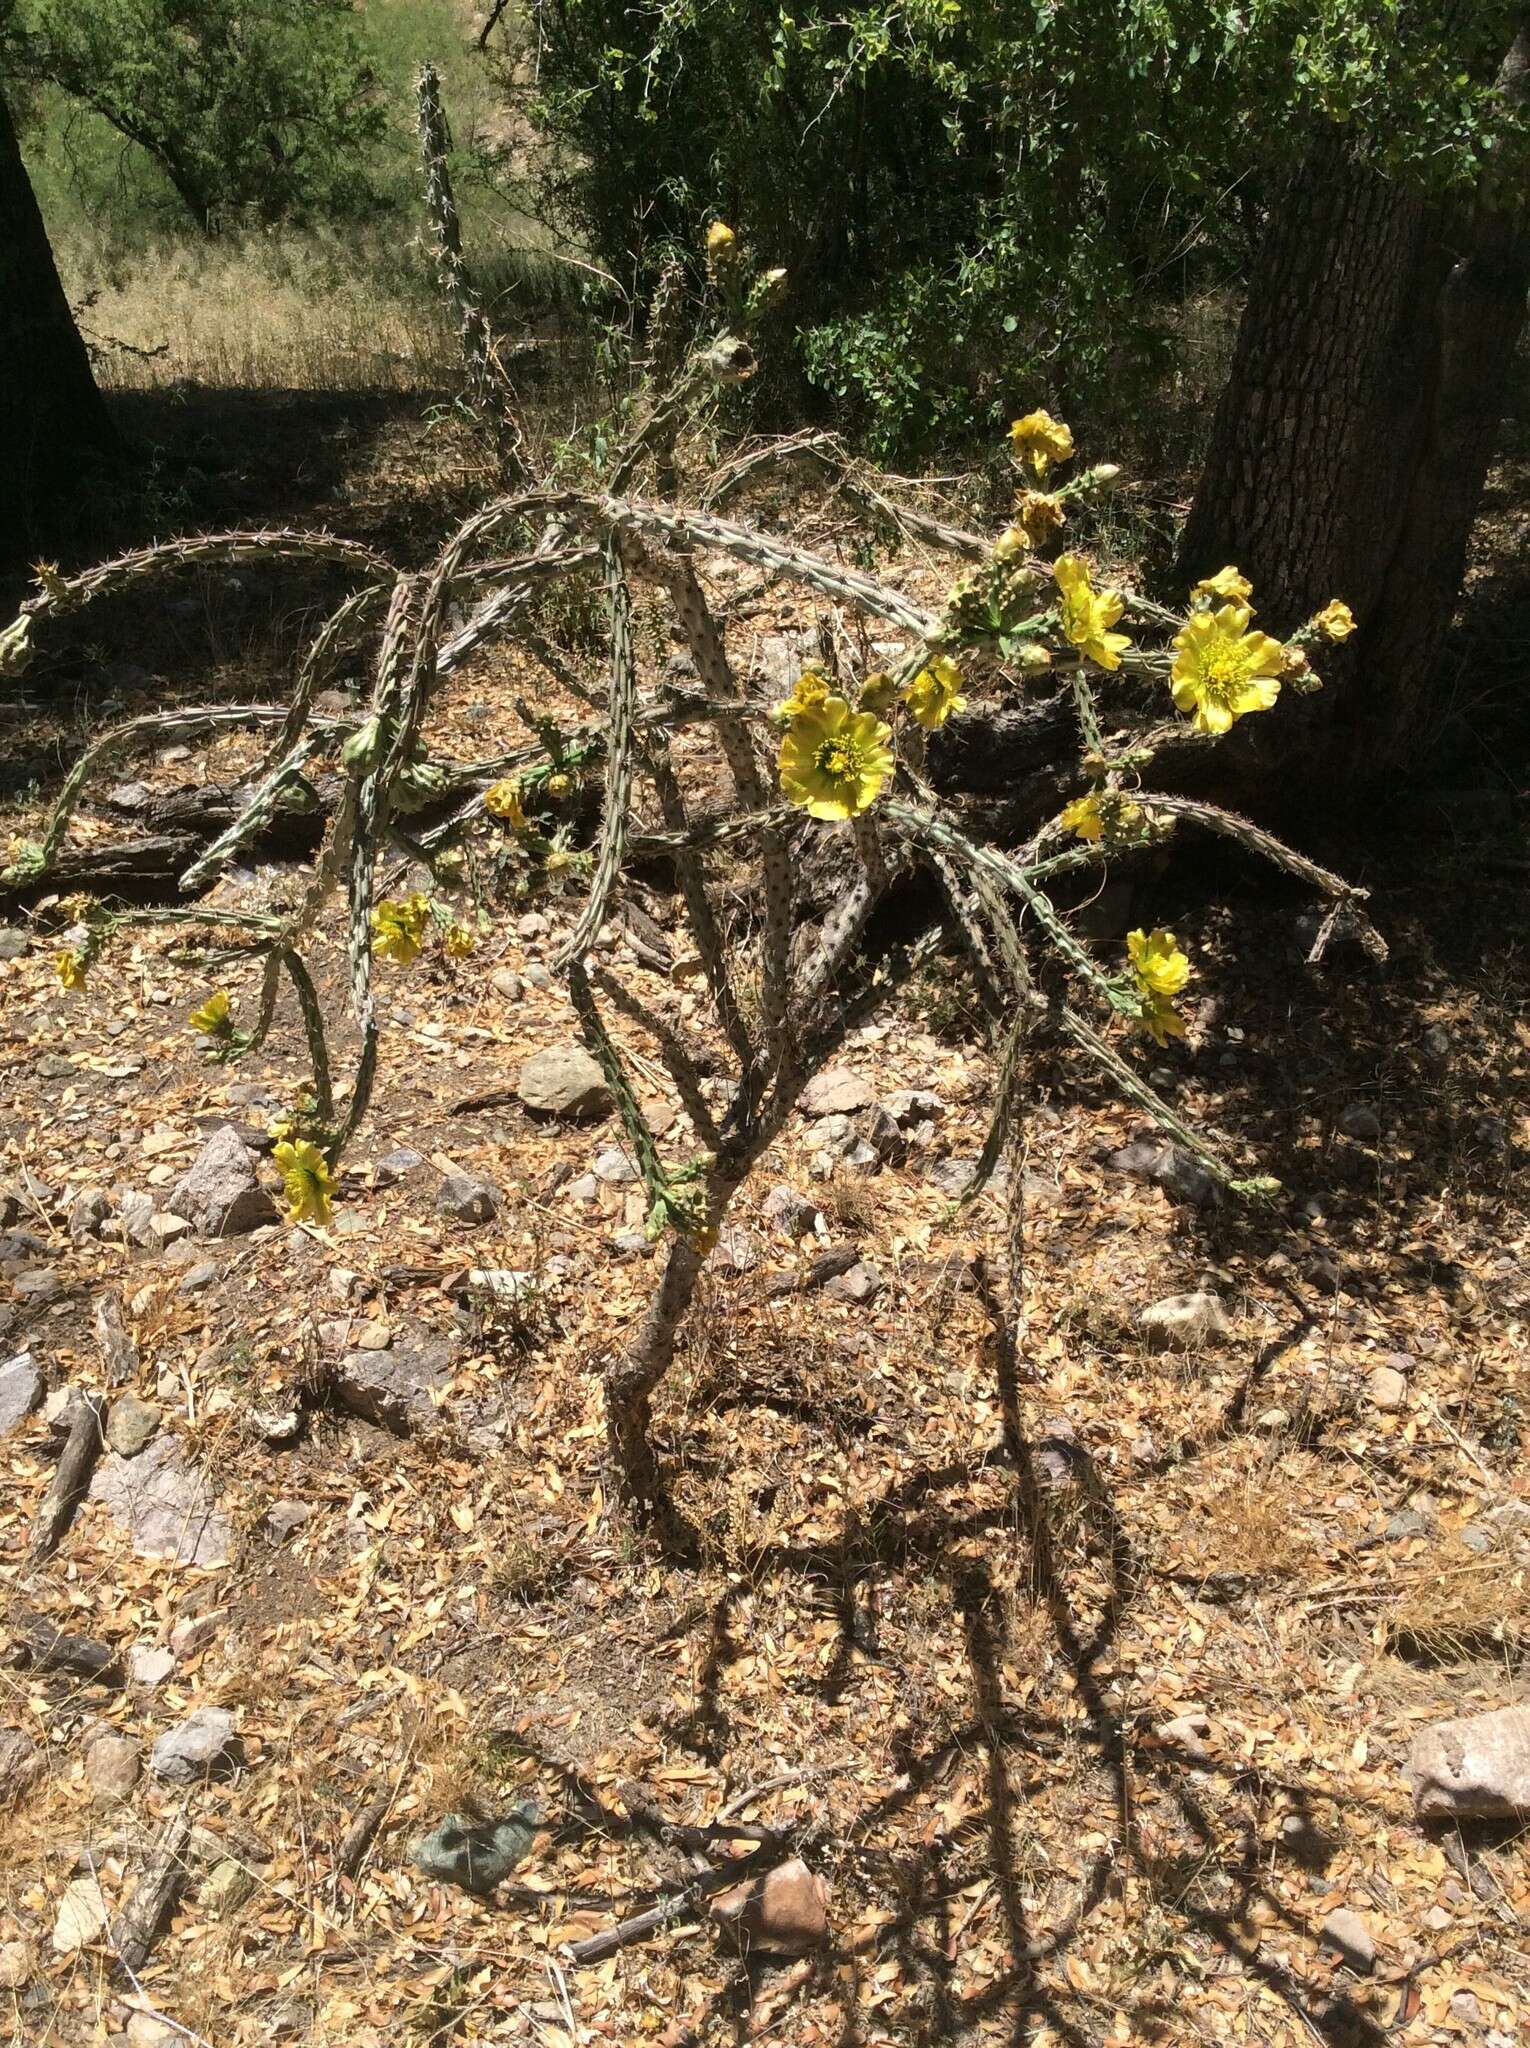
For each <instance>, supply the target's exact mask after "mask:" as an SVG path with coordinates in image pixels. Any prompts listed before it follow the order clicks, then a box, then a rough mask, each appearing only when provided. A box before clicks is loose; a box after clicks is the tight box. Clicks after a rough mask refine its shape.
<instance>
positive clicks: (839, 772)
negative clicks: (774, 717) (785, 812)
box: [781, 697, 894, 818]
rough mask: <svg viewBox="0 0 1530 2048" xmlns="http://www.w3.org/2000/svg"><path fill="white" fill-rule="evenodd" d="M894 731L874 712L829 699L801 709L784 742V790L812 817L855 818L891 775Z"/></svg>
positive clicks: (782, 759)
mask: <svg viewBox="0 0 1530 2048" xmlns="http://www.w3.org/2000/svg"><path fill="white" fill-rule="evenodd" d="M891 741H892V733H891V731H890V730H889V728H888V727H887V726H885V725H884V724H883V723H882V721H881V719H880V718H878V717H877V716H876V715H875V713H874V712H870V711H852V710H851V709H850V706H849V705H848V704H847V703H846V702H845V700H844V698H843V697H826V698H825V699H824V701H823V702H822V703H821V704H815V705H812V706H810V707H809V708H808V709H807V710H805V711H802V712H799V713H798V715H797V717H795V718H794V719H793V720H792V723H791V726H790V728H789V729H788V731H787V734H786V737H785V738H784V739H783V740H782V742H781V788H782V791H783V793H784V794H785V796H786V798H787V800H788V801H789V802H791V803H794V804H799V805H800V806H801V807H802V809H803V810H805V811H806V812H807V814H808V816H809V817H810V818H853V817H855V816H856V815H857V813H859V812H861V811H864V810H865V808H866V806H867V805H868V804H870V803H872V802H873V801H874V800H875V798H876V796H877V793H878V792H879V790H880V789H881V787H882V784H883V783H884V782H885V781H886V780H887V778H888V776H889V775H891V774H892V772H893V767H894V762H893V756H892V747H891Z"/></svg>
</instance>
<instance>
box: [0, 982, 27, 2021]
mask: <svg viewBox="0 0 1530 2048" xmlns="http://www.w3.org/2000/svg"><path fill="white" fill-rule="evenodd" d="M9 957H11V958H14V957H15V956H14V955H11V956H9ZM31 1974H32V1951H31V1950H30V1949H29V1948H28V1947H27V1945H26V1943H25V1942H24V1941H0V1991H19V1990H20V1989H21V1987H22V1985H23V1984H25V1983H26V1981H27V1979H28V1978H29V1977H30V1976H31Z"/></svg>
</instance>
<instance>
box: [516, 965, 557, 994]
mask: <svg viewBox="0 0 1530 2048" xmlns="http://www.w3.org/2000/svg"><path fill="white" fill-rule="evenodd" d="M521 980H522V981H524V982H525V984H526V986H527V988H539V989H542V990H543V991H544V992H548V993H550V992H551V990H552V989H553V987H554V986H555V984H554V982H553V978H552V975H551V973H550V972H549V971H548V969H547V968H545V967H544V966H543V965H542V963H541V961H540V960H530V961H528V962H527V963H526V965H525V966H524V967H523V968H522V969H521Z"/></svg>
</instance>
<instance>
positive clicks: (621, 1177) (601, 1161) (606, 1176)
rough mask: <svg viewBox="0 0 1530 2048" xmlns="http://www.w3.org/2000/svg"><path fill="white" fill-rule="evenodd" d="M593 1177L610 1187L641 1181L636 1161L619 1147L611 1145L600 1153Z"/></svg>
mask: <svg viewBox="0 0 1530 2048" xmlns="http://www.w3.org/2000/svg"><path fill="white" fill-rule="evenodd" d="M594 1170H595V1177H596V1179H597V1180H603V1181H606V1182H607V1183H608V1184H609V1185H611V1186H612V1187H621V1186H623V1185H625V1184H626V1183H627V1182H629V1181H635V1180H641V1179H642V1178H643V1176H642V1174H641V1173H640V1172H639V1171H638V1167H637V1163H636V1161H635V1160H634V1159H633V1158H632V1157H631V1155H630V1154H629V1153H626V1152H624V1151H623V1150H622V1148H621V1146H620V1145H612V1146H609V1147H608V1148H607V1150H606V1151H604V1152H602V1153H601V1154H600V1156H599V1158H598V1159H597V1160H596V1161H595V1169H594Z"/></svg>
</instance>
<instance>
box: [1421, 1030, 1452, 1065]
mask: <svg viewBox="0 0 1530 2048" xmlns="http://www.w3.org/2000/svg"><path fill="white" fill-rule="evenodd" d="M1424 1050H1425V1052H1426V1053H1428V1055H1429V1057H1430V1058H1431V1059H1432V1060H1448V1059H1449V1058H1450V1055H1451V1050H1452V1047H1451V1038H1450V1033H1449V1032H1448V1031H1447V1030H1446V1029H1445V1026H1444V1025H1443V1024H1431V1025H1430V1027H1429V1029H1428V1030H1427V1031H1426V1032H1425V1033H1424Z"/></svg>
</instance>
